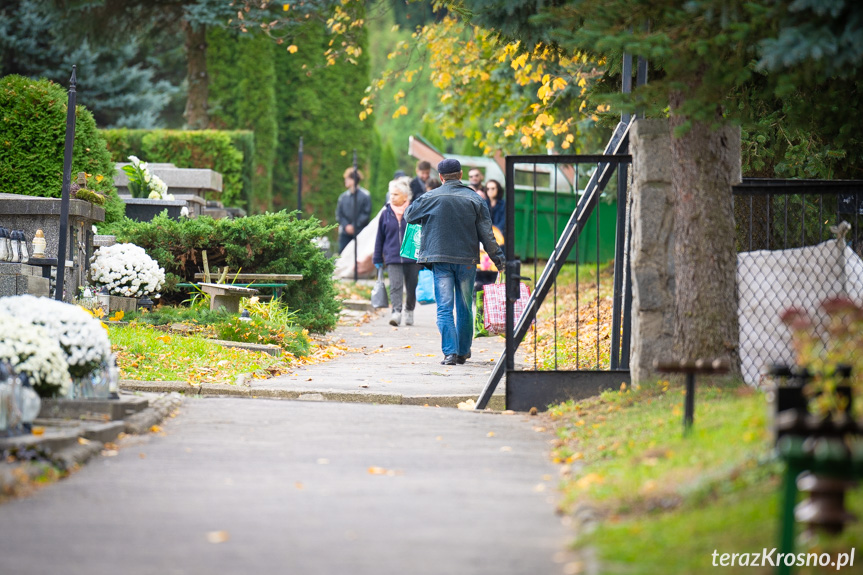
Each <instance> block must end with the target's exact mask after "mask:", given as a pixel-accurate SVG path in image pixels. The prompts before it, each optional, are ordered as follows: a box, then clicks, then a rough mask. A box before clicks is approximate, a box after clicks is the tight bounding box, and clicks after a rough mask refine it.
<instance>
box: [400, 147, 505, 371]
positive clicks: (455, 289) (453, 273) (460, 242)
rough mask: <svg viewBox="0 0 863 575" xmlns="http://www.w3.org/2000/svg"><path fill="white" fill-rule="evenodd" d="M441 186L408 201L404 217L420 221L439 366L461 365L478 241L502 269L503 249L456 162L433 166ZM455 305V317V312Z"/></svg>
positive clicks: (469, 335)
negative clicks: (431, 277)
mask: <svg viewBox="0 0 863 575" xmlns="http://www.w3.org/2000/svg"><path fill="white" fill-rule="evenodd" d="M437 171H438V173H439V174H440V178H441V181H442V182H443V185H442V186H441V187H439V188H437V189H436V190H433V191H431V192H428V193H426V194H423V195H422V197H420V199H419V200H417V201H416V202H412V203H411V205H410V207H409V208H408V210H407V212H406V213H405V219H406V220H407V222H408V223H412V224H417V223H418V224H422V227H423V229H422V240H421V243H420V252H419V259H418V260H417V261H418V262H419V263H421V264H427V265H428V266H429V267H431V268H432V271H433V272H434V292H435V301H436V302H437V326H438V330H439V331H440V335H441V350H442V351H443V354H444V359H443V361H442V362H441V363H442V364H443V365H455V364H463V363H464V362H465V361H467V359H468V358H469V357H470V346H471V343H472V341H473V311H472V303H473V284H474V280H475V278H476V264H477V263H478V262H479V243H480V242H482V244H483V246H484V247H485V251H486V252H487V253H488V254H489V256H490V257H491V259H492V261H493V262H494V264H495V265H496V266H497V268H498V269H501V270H502V269H504V255H503V250H501V249H500V246H499V245H498V243H497V241H495V239H494V233H493V232H492V229H491V217H490V216H489V212H488V205H487V204H486V203H485V201H483V199H482V198H480V197H479V195H477V193H476V192H475V191H473V189H471V188H469V187H467V186H465V185H463V184H462V183H461V181H460V180H461V177H462V170H461V164H460V163H459V161H458V160H454V159H446V160H443V161H442V162H441V163H439V164H438V166H437ZM453 308H455V317H454V316H453Z"/></svg>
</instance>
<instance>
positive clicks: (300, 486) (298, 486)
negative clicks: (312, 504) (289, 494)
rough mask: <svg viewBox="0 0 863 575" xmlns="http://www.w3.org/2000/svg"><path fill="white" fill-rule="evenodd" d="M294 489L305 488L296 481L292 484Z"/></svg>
mask: <svg viewBox="0 0 863 575" xmlns="http://www.w3.org/2000/svg"><path fill="white" fill-rule="evenodd" d="M294 487H296V488H297V489H302V488H303V487H305V486H304V485H303V484H302V483H300V482H299V481H297V482H296V483H294Z"/></svg>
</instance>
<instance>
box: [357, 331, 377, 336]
mask: <svg viewBox="0 0 863 575" xmlns="http://www.w3.org/2000/svg"><path fill="white" fill-rule="evenodd" d="M360 335H374V334H373V333H372V332H370V331H361V332H360Z"/></svg>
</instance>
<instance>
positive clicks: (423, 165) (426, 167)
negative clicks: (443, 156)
mask: <svg viewBox="0 0 863 575" xmlns="http://www.w3.org/2000/svg"><path fill="white" fill-rule="evenodd" d="M430 176H431V164H430V163H428V162H426V161H425V160H422V161H419V162H417V177H415V178H414V179H413V180H411V198H410V200H411V201H412V202H415V201H417V200H418V199H420V196H422V195H423V194H424V193H426V192H427V191H428V181H429V177H430Z"/></svg>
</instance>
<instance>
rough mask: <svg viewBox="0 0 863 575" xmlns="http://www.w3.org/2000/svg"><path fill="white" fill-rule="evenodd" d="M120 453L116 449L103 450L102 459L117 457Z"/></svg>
mask: <svg viewBox="0 0 863 575" xmlns="http://www.w3.org/2000/svg"><path fill="white" fill-rule="evenodd" d="M119 453H120V452H119V451H117V450H116V449H103V450H102V457H114V456H115V455H117V454H119Z"/></svg>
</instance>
